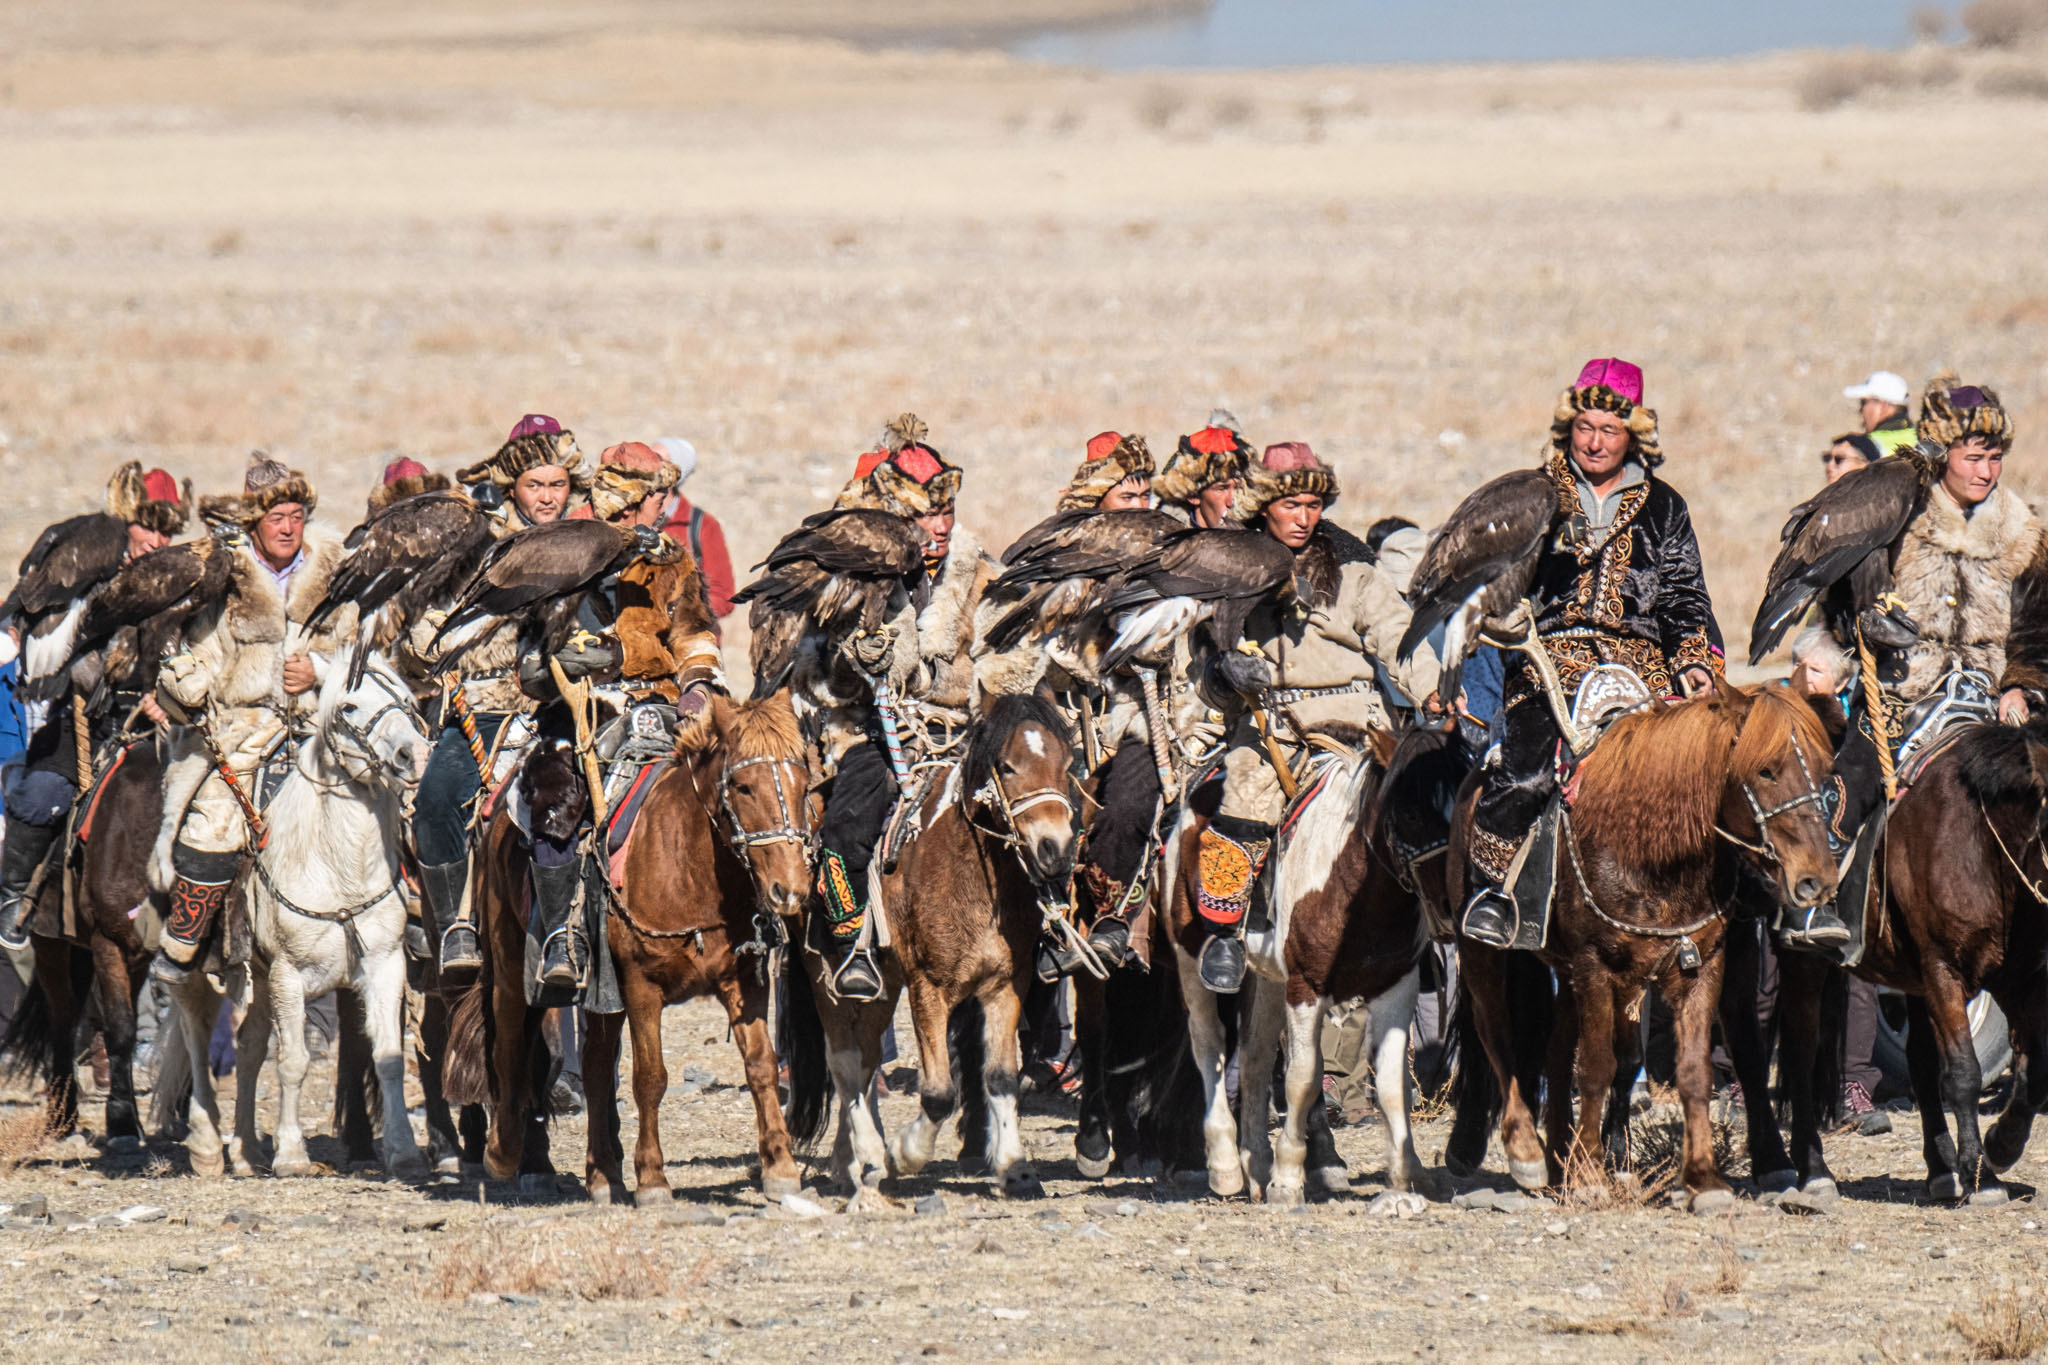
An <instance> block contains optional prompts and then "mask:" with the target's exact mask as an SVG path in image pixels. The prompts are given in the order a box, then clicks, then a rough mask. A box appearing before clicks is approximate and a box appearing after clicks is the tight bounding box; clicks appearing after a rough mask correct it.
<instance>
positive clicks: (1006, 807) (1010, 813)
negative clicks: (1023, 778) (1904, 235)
mask: <svg viewBox="0 0 2048 1365" xmlns="http://www.w3.org/2000/svg"><path fill="white" fill-rule="evenodd" d="M1072 791H1073V779H1072V778H1069V779H1068V780H1067V783H1066V785H1065V786H1063V787H1033V788H1032V789H1031V790H1030V791H1027V792H1024V793H1023V794H1021V795H1019V796H1014V797H1013V796H1011V795H1010V793H1009V789H1008V788H1006V787H1004V786H1003V777H1002V774H1001V773H999V772H997V771H996V770H995V768H994V766H993V765H991V766H990V768H989V772H988V781H987V782H985V783H984V784H982V786H981V788H980V789H979V790H978V791H976V792H975V793H974V797H973V800H974V802H975V804H976V805H979V806H983V807H985V808H987V809H988V810H991V811H993V812H995V814H996V816H997V817H998V818H999V819H1001V820H1002V822H1003V828H1001V829H993V828H990V827H989V826H987V825H984V824H981V823H980V822H979V821H977V820H975V819H974V818H973V817H972V816H970V817H968V821H967V823H968V824H970V825H973V826H974V828H976V829H978V830H980V831H981V832H982V833H983V834H986V835H989V836H991V837H992V838H995V839H998V840H1000V841H1002V842H1003V843H1004V844H1006V845H1007V846H1009V847H1010V848H1013V849H1019V850H1021V849H1022V848H1023V846H1024V839H1023V836H1022V835H1020V834H1019V833H1018V832H1017V817H1018V816H1019V815H1021V814H1022V813H1023V812H1025V811H1027V810H1030V809H1032V808H1033V807H1036V806H1043V805H1047V804H1054V803H1056V804H1057V805H1058V806H1059V808H1060V809H1061V810H1063V811H1065V812H1066V813H1067V825H1068V827H1069V828H1071V827H1072V826H1073V823H1074V798H1073V797H1072V796H1071V795H1070V793H1071V792H1072Z"/></svg>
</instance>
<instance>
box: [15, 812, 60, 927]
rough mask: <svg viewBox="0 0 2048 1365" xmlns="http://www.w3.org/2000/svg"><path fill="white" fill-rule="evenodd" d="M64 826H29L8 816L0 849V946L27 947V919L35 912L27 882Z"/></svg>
mask: <svg viewBox="0 0 2048 1365" xmlns="http://www.w3.org/2000/svg"><path fill="white" fill-rule="evenodd" d="M63 828H64V827H63V825H62V824H61V823H58V824H50V825H31V824H29V823H28V822H27V821H25V820H17V819H15V818H14V817H13V816H11V815H10V816H8V817H7V847H6V849H5V850H4V851H0V945H4V946H6V947H8V948H13V949H21V948H26V947H27V946H28V920H29V916H30V915H31V914H33V913H34V911H35V906H33V905H31V904H30V903H29V900H28V884H29V883H30V882H32V881H34V880H35V876H36V869H37V868H38V867H41V866H42V864H43V859H45V858H47V857H48V856H49V855H50V847H51V845H53V844H55V843H56V842H57V836H58V835H59V834H61V833H62V832H63Z"/></svg>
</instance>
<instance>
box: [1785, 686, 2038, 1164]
mask: <svg viewBox="0 0 2048 1365" xmlns="http://www.w3.org/2000/svg"><path fill="white" fill-rule="evenodd" d="M2044 814H2048V726H2044V725H2042V724H2040V723H2038V722H2037V723H2035V724H2032V725H2029V726H2028V727H2026V728H2025V729H2019V728H2014V727H2008V726H2002V725H1991V724H1980V725H1971V726H1968V727H1966V728H1965V729H1963V731H1962V732H1961V733H1960V734H1959V735H1958V736H1957V737H1956V739H1955V740H1954V741H1953V742H1951V743H1950V744H1949V745H1948V746H1947V747H1945V748H1943V749H1942V750H1941V751H1940V752H1939V753H1937V754H1936V755H1935V756H1934V757H1933V758H1932V759H1930V760H1929V761H1928V764H1927V766H1926V768H1925V769H1924V770H1923V771H1922V772H1921V773H1920V775H1919V776H1918V778H1917V779H1916V780H1915V781H1914V782H1913V784H1912V786H1910V787H1909V788H1907V789H1906V791H1905V793H1904V794H1903V795H1902V796H1900V797H1899V800H1898V804H1897V805H1896V806H1894V807H1893V809H1892V812H1891V816H1890V819H1889V820H1888V822H1887V823H1886V824H1885V827H1884V831H1883V835H1882V843H1881V844H1880V845H1879V847H1878V850H1877V857H1878V859H1879V860H1880V861H1879V862H1878V863H1877V864H1876V866H1875V870H1874V871H1873V873H1872V876H1871V878H1870V896H1869V901H1868V904H1867V907H1866V909H1867V912H1868V913H1867V914H1866V933H1865V946H1864V950H1863V957H1862V960H1861V961H1860V962H1859V963H1858V964H1857V965H1856V966H1855V967H1854V968H1852V970H1853V971H1854V972H1855V973H1856V975H1858V976H1861V977H1863V978H1865V979H1867V980H1870V981H1875V982H1877V983H1878V984H1879V985H1882V986H1889V987H1891V988H1892V989H1894V990H1898V991H1903V992H1905V993H1906V994H1907V995H1908V996H1909V997H1911V998H1910V1000H1909V1008H1908V1014H1909V1018H1910V1024H1909V1028H1908V1033H1907V1049H1906V1054H1907V1065H1908V1070H1909V1072H1910V1074H1911V1077H1912V1082H1913V1093H1914V1098H1915V1100H1916V1101H1917V1102H1918V1106H1919V1110H1920V1123H1921V1133H1922V1146H1923V1151H1924V1154H1925V1156H1926V1160H1927V1176H1928V1181H1927V1184H1928V1192H1929V1194H1930V1195H1932V1196H1933V1197H1934V1198H1937V1199H1968V1200H1970V1202H1972V1203H2002V1202H2004V1201H2005V1199H2006V1197H2007V1196H2006V1192H2005V1189H2004V1187H2003V1186H2002V1185H2001V1184H2000V1183H1999V1180H1998V1177H1997V1174H1996V1173H1998V1172H2002V1171H2004V1170H2006V1169H2008V1168H2009V1167H2011V1166H2012V1164H2013V1163H2014V1162H2016V1161H2018V1160H2019V1158H2020V1155H2021V1153H2022V1152H2024V1151H2025V1150H2026V1144H2027V1136H2028V1134H2029V1132H2030V1131H2031V1129H2032V1127H2033V1122H2034V1115H2035V1114H2036V1113H2037V1112H2039V1110H2040V1109H2041V1107H2042V1106H2043V1104H2048V916H2044V914H2043V910H2044V907H2048V859H2044V848H2043V837H2044ZM1778 961H1779V970H1780V981H1781V983H1782V984H1781V985H1780V988H1779V1001H1780V1004H1779V1009H1780V1012H1781V1015H1782V1017H1783V1021H1784V1022H1783V1024H1782V1026H1781V1027H1782V1036H1783V1039H1784V1042H1783V1047H1782V1050H1781V1053H1780V1057H1779V1062H1780V1067H1781V1069H1782V1071H1783V1073H1784V1086H1785V1090H1786V1092H1787V1094H1788V1096H1789V1098H1790V1102H1791V1109H1792V1114H1791V1120H1792V1122H1791V1137H1792V1161H1793V1164H1794V1167H1795V1169H1796V1170H1797V1171H1798V1175H1799V1181H1800V1186H1801V1188H1802V1189H1803V1190H1805V1191H1807V1192H1810V1193H1811V1192H1827V1191H1832V1190H1833V1188H1834V1179H1833V1177H1832V1176H1831V1175H1830V1173H1829V1171H1828V1167H1827V1162H1826V1160H1825V1159H1824V1158H1823V1156H1822V1153H1821V1142H1820V1115H1821V1103H1822V1100H1823V1096H1821V1095H1820V1094H1818V1093H1817V1089H1818V1088H1817V1087H1816V1085H1815V1084H1814V1075H1815V1061H1816V1056H1815V1053H1816V1042H1817V1040H1818V1038H1819V1036H1820V1009H1821V986H1822V983H1823V981H1824V979H1825V977H1826V975H1827V972H1828V970H1829V967H1828V964H1827V962H1826V961H1825V960H1823V959H1821V958H1818V957H1815V956H1813V955H1811V954H1803V953H1784V954H1781V955H1780V957H1779V959H1778ZM1978 991H1989V992H1990V993H1991V997H1992V999H1994V1000H1996V1001H1997V1002H1998V1005H1999V1008H2000V1009H2002V1010H2004V1011H2005V1017H2006V1021H2007V1023H2008V1024H2009V1025H2010V1026H2011V1028H2012V1041H2013V1080H2012V1088H2011V1091H2010V1092H2009V1094H2008V1096H2007V1099H2006V1104H2005V1108H2004V1110H2003V1111H2002V1112H2001V1113H2000V1114H1999V1116H1998V1118H1997V1120H1996V1121H1995V1122H1994V1123H1993V1124H1992V1126H1991V1131H1990V1132H1989V1133H1988V1134H1986V1135H1985V1136H1984V1137H1983V1139H1982V1140H1981V1142H1980V1140H1979V1137H1978V1124H1977V1102H1978V1096H1979V1095H1980V1094H1981V1093H1982V1090H1983V1085H1982V1077H1981V1075H1980V1074H1979V1071H1978V1065H1977V1052H1976V1049H1975V1047H1974V1046H1973V1045H1972V1042H1971V1037H1970V1024H1969V1018H1968V1015H1967V1013H1966V1010H1967V1007H1968V1005H1969V1002H1970V997H1971V996H1973V995H1975V994H1976V993H1977V992H1978ZM1750 1103H1751V1104H1752V1105H1754V1104H1756V1103H1757V1101H1756V1100H1754V1099H1752V1100H1751V1101H1750ZM1944 1110H1946V1111H1948V1112H1949V1113H1953V1114H1954V1115H1955V1124H1956V1132H1955V1136H1954V1138H1953V1139H1952V1138H1951V1137H1950V1134H1949V1127H1948V1118H1947V1114H1946V1113H1944Z"/></svg>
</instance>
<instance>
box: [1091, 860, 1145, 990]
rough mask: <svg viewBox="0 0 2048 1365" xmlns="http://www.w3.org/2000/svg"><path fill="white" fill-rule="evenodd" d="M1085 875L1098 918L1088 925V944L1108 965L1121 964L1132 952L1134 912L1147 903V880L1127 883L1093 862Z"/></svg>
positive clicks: (1117, 965) (1105, 964)
mask: <svg viewBox="0 0 2048 1365" xmlns="http://www.w3.org/2000/svg"><path fill="white" fill-rule="evenodd" d="M1085 876H1086V878H1087V882H1088V889H1089V891H1090V892H1091V893H1092V895H1093V897H1094V901H1095V905H1096V911H1095V922H1094V923H1093V924H1090V925H1089V926H1088V947H1089V948H1090V949H1091V950H1092V951H1093V952H1094V954H1095V956H1096V957H1098V958H1100V959H1101V960H1102V964H1103V965H1104V966H1106V967H1121V966H1123V964H1124V963H1125V961H1126V960H1128V959H1129V957H1130V954H1131V916H1132V915H1133V914H1135V913H1136V911H1137V908H1138V906H1139V905H1141V904H1143V903H1144V899H1145V885H1144V882H1143V881H1142V880H1139V881H1136V882H1133V883H1132V884H1131V885H1129V886H1125V885H1124V884H1123V883H1121V882H1119V881H1117V880H1116V879H1115V878H1114V877H1112V876H1110V875H1109V874H1108V873H1107V872H1104V871H1103V870H1102V869H1101V868H1099V867H1095V866H1093V865H1090V866H1089V867H1088V869H1087V870H1086V873H1085Z"/></svg>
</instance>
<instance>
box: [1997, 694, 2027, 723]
mask: <svg viewBox="0 0 2048 1365" xmlns="http://www.w3.org/2000/svg"><path fill="white" fill-rule="evenodd" d="M2030 714H2031V711H2030V710H2029V708H2028V706H2027V694H2026V693H2024V692H2022V691H2020V689H2018V688H2017V687H2008V688H2006V689H2005V695H2004V696H2002V697H2000V698H1999V699H1998V718H1999V719H2000V720H2002V721H2004V722H2005V723H2006V724H2007V725H2025V724H2026V723H2027V717H2028V715H2030Z"/></svg>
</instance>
